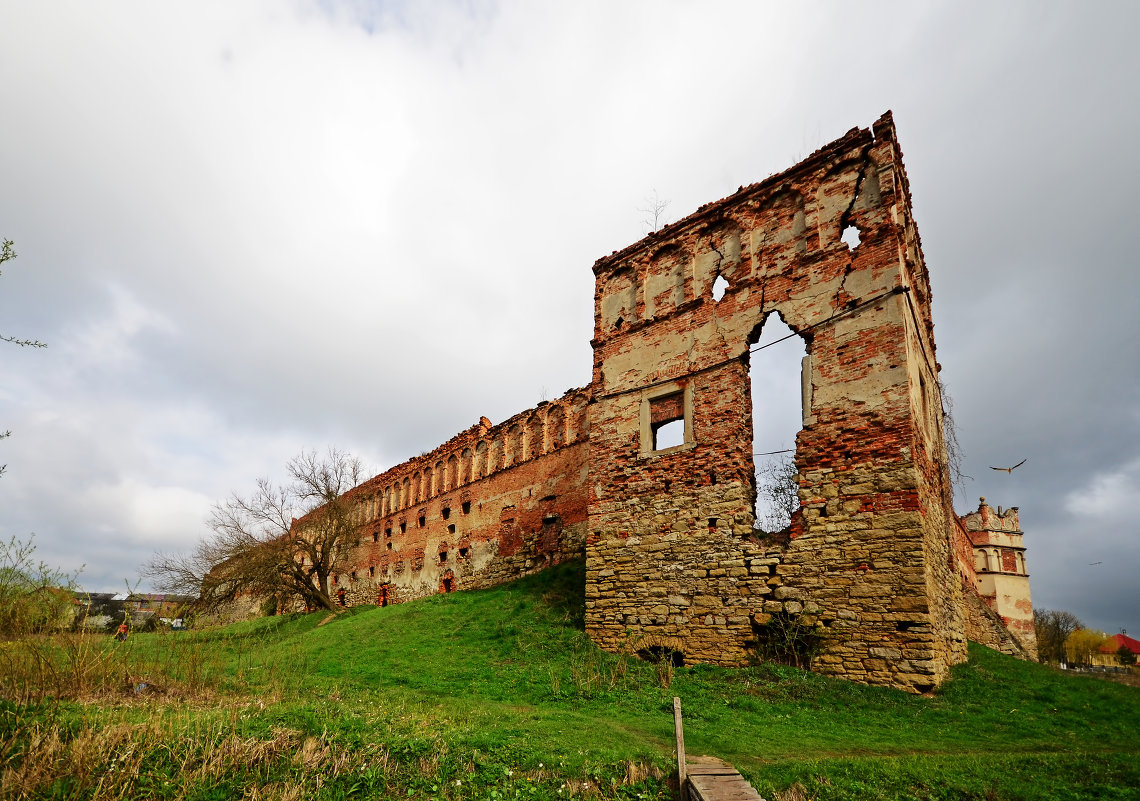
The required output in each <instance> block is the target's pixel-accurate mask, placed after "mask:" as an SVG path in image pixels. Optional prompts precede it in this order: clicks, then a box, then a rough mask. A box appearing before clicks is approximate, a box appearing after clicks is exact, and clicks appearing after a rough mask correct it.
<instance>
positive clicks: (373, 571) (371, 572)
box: [368, 565, 376, 578]
mask: <svg viewBox="0 0 1140 801" xmlns="http://www.w3.org/2000/svg"><path fill="white" fill-rule="evenodd" d="M368 577H369V578H375V577H376V567H375V566H374V565H369V566H368Z"/></svg>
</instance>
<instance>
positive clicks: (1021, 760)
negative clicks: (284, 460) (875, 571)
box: [77, 564, 1140, 799]
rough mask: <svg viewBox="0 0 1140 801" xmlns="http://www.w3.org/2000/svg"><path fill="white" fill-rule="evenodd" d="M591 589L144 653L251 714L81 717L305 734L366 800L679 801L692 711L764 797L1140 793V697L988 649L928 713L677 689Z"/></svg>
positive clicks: (263, 631)
mask: <svg viewBox="0 0 1140 801" xmlns="http://www.w3.org/2000/svg"><path fill="white" fill-rule="evenodd" d="M582 582H583V572H582V567H581V565H580V564H578V565H569V566H564V567H562V568H559V569H557V570H552V571H547V572H546V573H543V574H540V575H537V576H533V577H530V578H528V579H525V580H523V581H520V582H516V583H515V584H512V585H508V586H504V587H500V588H496V589H492V590H487V591H482V592H471V593H457V594H454V595H449V596H441V597H436V598H431V599H427V600H424V601H421V602H417V603H414V604H407V605H401V606H395V607H388V608H385V609H378V608H361V609H354V610H350V611H349V612H348V613H346V614H342V615H338V616H336V617H335V618H334V619H332V620H331V621H328V622H327V623H326V624H325V625H318V624H319V623H321V621H322V620H323V619H324V618H325V616H324V615H321V614H313V615H305V616H294V617H280V618H264V619H261V620H257V621H252V622H250V623H246V624H240V625H238V626H232V627H229V628H227V629H224V630H220V631H216V632H209V633H205V634H201V635H197V634H196V635H178V636H177V637H175V636H173V635H171V636H167V637H141V636H140V637H135V638H133V639H132V640H131V641H130V642H131V647H132V649H133V651H134V653H135V658H136V659H144V658H145V659H149V660H151V663H152V665H154V666H157V665H158V664H159V663H160V662H162V661H163V660H167V661H168V662H169V663H170V664H168V665H167V666H166V667H167V669H176V670H181V671H184V672H188V673H193V674H194V676H196V677H197V678H199V679H201V677H202V676H203V675H205V674H207V673H209V672H210V671H214V672H215V674H216V675H214V676H213V677H212V678H210V680H209V681H210V683H211V684H215V685H220V686H221V687H222V688H223V689H225V691H226V692H227V693H231V694H232V695H230V696H229V697H231V698H239V699H241V698H250V697H251V696H252V698H254V699H256V704H253V703H249V702H242V703H241V704H239V705H238V707H235V706H233V705H232V704H231V705H229V706H228V707H227V706H225V705H222V706H215V707H213V708H210V709H196V710H194V711H191V710H189V709H187V708H186V706H185V705H183V706H179V705H177V704H165V705H154V704H151V705H146V706H139V705H137V704H135V705H131V706H126V707H116V708H109V707H106V706H103V707H100V708H98V710H95V711H93V708H92V707H90V706H87V707H82V708H78V707H77V709H82V715H84V716H86V718H85V719H86V720H90V719H91V718H92V716H95V717H99V716H103V718H100V719H102V720H106V721H111V720H124V719H126V720H130V721H133V722H134V723H136V724H139V725H141V724H142V723H143V722H145V721H146V720H148V719H153V716H154V715H162V716H166V717H167V718H169V720H170V724H169V725H170V726H171V727H173V728H174V729H177V730H179V731H182V732H184V733H185V732H190V731H191V730H194V731H196V732H198V734H199V735H201V732H203V731H206V732H215V733H216V734H217V736H221V734H222V733H223V732H227V731H232V732H235V733H236V734H237V735H240V736H241V737H245V738H255V739H258V740H259V741H268V740H271V739H273V738H274V737H278V738H280V737H281V736H282V735H281V733H282V732H295V733H298V737H301V738H304V737H313V738H320V741H321V742H322V743H324V742H327V743H330V744H332V745H334V746H336V747H338V748H341V749H342V750H344V751H346V752H349V753H359V754H363V753H366V752H367V753H371V752H372V751H374V750H376V749H382V751H383V754H384V760H385V762H384V767H383V768H382V769H381V768H376V770H377V771H378V772H377V773H376V774H375V775H373V774H372V773H369V771H372V770H373V763H371V762H370V763H368V767H360V768H357V769H355V774H356V775H357V777H359V776H362V775H366V776H367V777H368V778H367V781H364V780H357V781H356V785H359V786H358V787H357V789H358V790H361V791H364V792H366V794H378V795H392V796H396V795H400V796H404V795H405V794H406V793H407V792H409V791H411V792H414V793H417V794H422V795H425V796H426V795H433V796H436V797H493V795H494V794H495V793H501V794H502V795H501V797H508V796H510V795H512V792H511V790H512V788H513V791H514V793H516V794H517V793H519V792H521V790H520V788H522V789H524V790H526V791H527V792H529V793H531V794H535V793H537V795H538V796H549V797H558V792H557V791H559V790H561V791H563V795H568V794H574V795H591V794H595V793H597V792H598V791H599V787H600V788H601V792H602V794H603V795H604V796H606V797H627V796H628V797H639V796H647V797H648V796H653V795H658V794H667V790H666V787H665V783H664V781H662V780H655V779H653V778H652V775H650V776H649V777H648V778H647V777H646V775H645V774H646V773H647V771H648V772H649V773H650V774H652V772H653V771H654V769H656V770H657V771H660V772H667V771H669V770H670V768H671V751H672V747H673V742H672V715H671V708H672V705H671V699H672V697H673V696H674V695H678V696H680V697H681V698H682V701H683V704H684V708H685V739H686V745H687V748H688V750H689V753H690V754H699V753H706V754H714V755H717V756H720V757H723V758H725V759H728V760H730V761H731V762H733V763H734V764H736V765H737V767H738V768H740V769H741V770H742V772H744V773H745V774H746V775H747V776H748V777H749V778H750V779H751V780H752V781H753V783H754V784H755V785H756V786H757V788H758V789H759V790H760V791H761V793H762V794H763V795H765V796H766V797H768V798H769V799H772V798H774V797H775V796H777V795H780V796H783V797H789V798H791V797H804V798H963V797H966V798H979V799H983V798H984V799H1005V798H1008V799H1020V798H1034V799H1036V798H1042V799H1044V798H1094V797H1095V798H1133V797H1140V795H1138V794H1137V793H1138V791H1137V790H1136V788H1137V787H1138V786H1140V769H1138V768H1137V764H1138V757H1140V745H1138V737H1137V732H1140V691H1138V690H1137V689H1135V688H1128V687H1123V686H1120V685H1116V684H1112V683H1108V682H1104V681H1099V680H1095V679H1090V678H1085V677H1075V676H1069V675H1063V674H1061V673H1059V672H1057V671H1054V670H1051V669H1049V668H1046V667H1043V666H1040V665H1034V664H1027V663H1023V662H1018V661H1016V660H1013V659H1010V658H1007V657H1004V656H1002V655H1000V654H997V653H995V652H993V651H989V650H988V649H985V648H981V647H972V648H971V659H970V662H969V663H968V664H966V665H962V666H959V667H958V668H956V670H955V673H954V678H953V680H952V681H950V682H948V683H947V684H946V685H945V686H944V687H943V688H942V690H941V691H940V692H939V693H938V694H937V695H936V696H935V697H933V698H922V697H916V696H911V695H906V694H903V693H899V692H896V691H891V690H885V689H880V688H873V687H863V686H859V685H854V684H850V683H847V682H843V681H839V680H835V679H828V678H825V677H821V676H816V675H813V674H810V673H805V672H802V671H797V670H794V669H791V668H784V667H781V666H771V665H763V666H758V667H755V668H748V669H741V670H728V669H721V668H715V667H710V666H696V667H693V668H682V669H677V670H676V671H675V673H674V674H673V675H672V676H669V675H668V674H667V673H666V672H665V669H664V668H658V667H656V666H653V665H647V664H645V663H642V662H639V661H637V660H635V659H634V660H631V659H628V658H626V657H621V656H615V655H610V654H604V653H601V652H599V651H597V649H595V648H594V646H593V645H592V644H591V643H590V642H589V640H588V639H587V638H586V637H585V635H584V634H583V632H582V627H581V624H582V605H581V604H582V602H581V597H582ZM179 637H180V638H181V639H179ZM152 669H155V670H157V667H153V668H152ZM156 675H157V674H156ZM192 677H193V676H191V678H192ZM670 680H671V684H670V686H668V687H664V686H662V685H663V684H664V683H667V682H669V681H670ZM211 727H213V728H211ZM187 736H189V735H188V734H187ZM211 736H214V735H211ZM191 739H192V738H191ZM377 753H379V751H377ZM377 758H379V757H377ZM361 764H362V765H363V764H364V763H361ZM288 771H289V768H287V767H286V766H285V765H284V763H283V764H282V765H281V766H278V767H276V768H274V767H272V766H271V767H270V768H266V771H265V773H264V774H258V775H263V777H264V780H266V781H268V779H269V778H278V779H279V778H280V777H281V776H283V775H286V774H288ZM347 773H352V772H351V771H348V772H347ZM381 774H383V775H381ZM255 780H256V779H255V778H254V777H253V775H246V776H244V778H241V780H240V781H237V780H235V784H234V787H237V786H239V785H240V784H241V783H243V782H244V783H248V782H250V781H255ZM362 781H363V784H362V783H361V782H362ZM456 782H459V784H456ZM520 782H522V784H520ZM353 786H354V785H353V784H352V776H345V777H344V778H343V780H342V781H330V782H329V783H327V784H326V785H324V786H323V789H320V791H319V792H318V794H317V795H318V797H329V798H334V797H347V796H348V794H349V793H348V791H349V790H351V789H352V787H353ZM789 788H791V791H790V793H789ZM231 789H233V788H231ZM801 791H802V793H801ZM187 797H190V796H187ZM203 797H212V796H203ZM216 797H226V795H225V792H222V794H221V795H218V796H216Z"/></svg>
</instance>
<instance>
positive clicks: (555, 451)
mask: <svg viewBox="0 0 1140 801" xmlns="http://www.w3.org/2000/svg"><path fill="white" fill-rule="evenodd" d="M587 402H588V394H587V393H586V392H585V391H584V390H571V391H569V392H567V393H566V394H565V395H563V396H562V397H561V398H560V399H558V400H557V401H554V402H551V403H542V404H540V405H539V406H538V407H537V408H534V409H528V410H527V411H525V412H521V413H519V414H517V415H515V416H514V417H511V418H510V419H508V420H506V421H505V422H503V423H500V424H499V425H492V424H491V422H490V421H489V420H487V418H485V417H484V418H482V419H481V420H480V421H479V423H477V424H476V425H474V426H472V427H471V428H469V429H467V430H466V431H464V432H462V433H461V434H458V435H457V436H455V437H453V438H452V439H450V440H448V441H447V442H446V443H444V444H443V445H441V446H439V447H438V448H436V449H435V450H433V451H431V452H430V453H425V454H423V455H421V456H418V457H416V458H414V459H410V460H408V461H407V462H404V463H402V464H400V465H397V466H396V467H393V468H391V469H390V470H387V471H385V472H384V473H381V474H380V475H378V476H376V477H375V478H372V479H370V480H368V481H366V482H365V483H363V484H361V485H360V486H359V487H357V488H356V489H354V490H353V491H352V493H351V495H350V497H351V499H352V500H353V501H354V505H355V515H356V522H357V540H356V542H355V543H354V546H353V552H352V555H351V557H350V558H349V560H348V561H349V563H350V565H351V569H350V570H349V571H348V572H347V573H345V574H338V575H336V576H335V577H334V583H335V587H336V588H340V587H343V588H344V589H345V595H346V601H347V602H348V603H350V604H362V603H379V604H381V605H385V604H389V603H400V602H403V601H409V600H413V599H415V598H422V597H425V596H427V595H433V594H436V593H439V592H453V591H455V590H459V589H476V588H481V587H488V586H492V585H494V584H499V583H502V582H504V581H510V580H512V579H515V578H518V577H519V576H521V575H525V574H526V573H530V572H533V571H535V570H541V569H542V568H544V567H549V566H550V565H553V564H557V563H558V562H562V561H564V560H566V559H570V558H575V557H581V555H582V550H583V544H584V541H585V532H586V477H587V472H586V471H587V465H586V462H587V447H588V439H587V438H588V434H589V432H588V419H587V416H586V404H587Z"/></svg>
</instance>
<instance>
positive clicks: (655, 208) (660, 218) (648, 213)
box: [637, 189, 672, 233]
mask: <svg viewBox="0 0 1140 801" xmlns="http://www.w3.org/2000/svg"><path fill="white" fill-rule="evenodd" d="M670 203H672V201H671V200H663V199H662V198H661V196H660V195H658V194H657V190H656V189H654V190H653V197H649V196H648V195H646V197H645V205H644V206H638V207H637V210H638V211H640V212H641V213H642V214H644V215H645V216H644V217H643V218H642V219H641V224H642V225H644V226H645V227H646V229H647V230H646V233H652V232H654V231H657V230H659V229H661V228H664V227H665V226H666V225H668V223H669V221H668V220H667V219H665V209H667V208H669V204H670Z"/></svg>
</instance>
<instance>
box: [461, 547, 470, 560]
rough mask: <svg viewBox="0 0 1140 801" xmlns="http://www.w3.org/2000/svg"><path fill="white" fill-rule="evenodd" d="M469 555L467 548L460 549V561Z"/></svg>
mask: <svg viewBox="0 0 1140 801" xmlns="http://www.w3.org/2000/svg"><path fill="white" fill-rule="evenodd" d="M468 553H469V551H468V549H467V548H460V549H459V558H460V559H466V558H467V554H468Z"/></svg>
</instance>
